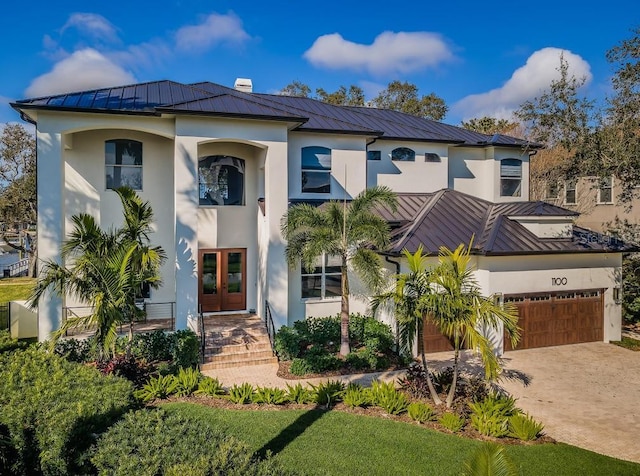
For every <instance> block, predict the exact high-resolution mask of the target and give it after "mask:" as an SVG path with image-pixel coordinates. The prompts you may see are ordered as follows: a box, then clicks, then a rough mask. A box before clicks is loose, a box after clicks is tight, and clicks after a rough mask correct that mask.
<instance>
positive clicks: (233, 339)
mask: <svg viewBox="0 0 640 476" xmlns="http://www.w3.org/2000/svg"><path fill="white" fill-rule="evenodd" d="M204 343H205V349H204V363H203V364H201V365H200V368H201V369H202V370H212V369H222V368H229V367H240V366H245V365H262V364H275V363H277V362H278V359H277V358H276V357H274V355H273V350H272V348H271V343H270V342H269V334H268V333H267V328H266V326H265V324H264V322H262V320H261V319H258V318H255V317H248V316H240V317H238V316H216V317H211V318H205V339H204Z"/></svg>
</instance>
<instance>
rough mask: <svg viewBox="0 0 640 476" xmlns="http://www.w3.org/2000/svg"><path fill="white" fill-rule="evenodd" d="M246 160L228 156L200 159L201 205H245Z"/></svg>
mask: <svg viewBox="0 0 640 476" xmlns="http://www.w3.org/2000/svg"><path fill="white" fill-rule="evenodd" d="M244 171H245V164H244V160H242V159H238V158H236V157H229V156H227V155H209V156H207V157H201V158H200V159H198V189H199V195H200V205H244Z"/></svg>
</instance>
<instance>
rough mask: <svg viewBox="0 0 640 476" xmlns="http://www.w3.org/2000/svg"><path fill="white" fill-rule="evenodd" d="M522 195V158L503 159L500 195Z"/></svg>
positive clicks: (501, 162) (501, 163)
mask: <svg viewBox="0 0 640 476" xmlns="http://www.w3.org/2000/svg"><path fill="white" fill-rule="evenodd" d="M521 195H522V160H520V159H502V160H501V161H500V196H501V197H520V196H521Z"/></svg>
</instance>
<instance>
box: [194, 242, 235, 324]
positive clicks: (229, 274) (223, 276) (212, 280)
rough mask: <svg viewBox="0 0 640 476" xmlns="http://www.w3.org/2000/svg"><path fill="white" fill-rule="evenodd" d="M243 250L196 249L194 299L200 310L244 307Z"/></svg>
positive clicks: (232, 309) (211, 310) (228, 309)
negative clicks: (195, 290) (196, 297)
mask: <svg viewBox="0 0 640 476" xmlns="http://www.w3.org/2000/svg"><path fill="white" fill-rule="evenodd" d="M246 251H247V250H246V249H244V248H232V249H218V250H200V253H199V254H200V259H199V261H198V268H199V269H198V300H199V303H200V306H201V309H202V311H203V312H217V311H242V310H244V309H246V307H247V303H246V297H247V292H246V289H247V283H246V274H247V273H246V268H247V263H246V254H247V253H246Z"/></svg>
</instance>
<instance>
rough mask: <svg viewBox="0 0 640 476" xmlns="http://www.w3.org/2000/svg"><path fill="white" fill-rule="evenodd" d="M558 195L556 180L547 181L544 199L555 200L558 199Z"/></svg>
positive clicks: (558, 188)
mask: <svg viewBox="0 0 640 476" xmlns="http://www.w3.org/2000/svg"><path fill="white" fill-rule="evenodd" d="M559 193H560V187H559V186H558V181H557V180H549V181H548V182H547V190H546V197H545V198H546V199H547V200H556V199H557V198H558V194H559Z"/></svg>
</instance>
